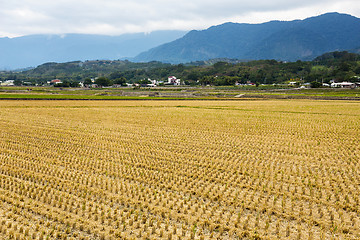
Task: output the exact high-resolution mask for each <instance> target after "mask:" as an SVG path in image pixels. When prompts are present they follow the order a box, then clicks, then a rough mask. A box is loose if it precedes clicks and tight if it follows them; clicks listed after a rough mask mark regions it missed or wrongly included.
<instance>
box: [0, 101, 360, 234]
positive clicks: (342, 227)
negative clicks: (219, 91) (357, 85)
mask: <svg viewBox="0 0 360 240" xmlns="http://www.w3.org/2000/svg"><path fill="white" fill-rule="evenodd" d="M359 159H360V103H359V102H350V101H310V100H308V101H306V100H296V101H294V100H293V101H291V100H276V101H275V100H274V101H270V100H262V101H0V239H360V201H359V200H360V160H359Z"/></svg>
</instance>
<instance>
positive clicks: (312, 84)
mask: <svg viewBox="0 0 360 240" xmlns="http://www.w3.org/2000/svg"><path fill="white" fill-rule="evenodd" d="M321 86H322V84H321V83H319V82H316V81H313V82H311V83H310V87H311V88H319V87H321Z"/></svg>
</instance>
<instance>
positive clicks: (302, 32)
mask: <svg viewBox="0 0 360 240" xmlns="http://www.w3.org/2000/svg"><path fill="white" fill-rule="evenodd" d="M359 47H360V19H359V18H356V17H354V16H351V15H347V14H340V13H327V14H323V15H320V16H316V17H311V18H307V19H304V20H294V21H271V22H266V23H262V24H244V23H224V24H222V25H218V26H213V27H210V28H208V29H206V30H202V31H195V30H194V31H190V32H189V33H187V34H186V35H185V36H183V37H182V38H180V39H177V40H174V41H172V42H170V43H165V44H163V45H161V46H158V47H155V48H153V49H150V50H149V51H146V52H144V53H141V54H139V55H138V56H136V57H135V58H134V60H135V61H144V62H146V61H153V60H156V61H161V62H169V63H184V62H190V61H201V60H208V59H213V58H231V59H244V60H246V59H247V60H259V59H275V60H282V61H296V60H312V59H313V58H315V57H317V56H319V55H321V54H323V53H325V52H331V51H341V50H353V49H354V50H355V49H356V48H357V49H358V48H359Z"/></svg>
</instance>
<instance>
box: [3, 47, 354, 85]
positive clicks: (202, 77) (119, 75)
mask: <svg viewBox="0 0 360 240" xmlns="http://www.w3.org/2000/svg"><path fill="white" fill-rule="evenodd" d="M172 75H174V76H176V77H177V78H181V79H182V81H184V82H185V84H187V85H197V84H201V85H234V84H235V83H240V84H245V83H249V82H251V83H257V84H279V83H284V82H288V81H298V82H314V81H315V82H325V83H326V82H330V80H336V81H350V82H356V81H360V80H359V78H358V76H360V55H359V54H354V53H349V52H346V51H344V52H332V53H326V54H324V55H322V56H319V57H318V58H316V59H314V60H313V61H307V62H305V61H297V62H281V61H276V60H259V61H249V62H236V63H234V62H232V61H228V60H223V61H219V62H216V63H214V64H206V62H196V63H190V64H178V65H171V64H164V63H160V62H149V63H133V62H130V61H87V62H70V63H46V64H43V65H41V66H39V67H37V68H35V69H32V70H29V71H25V72H20V73H9V72H3V73H1V74H0V78H1V79H0V80H6V79H13V80H17V81H18V82H19V81H23V82H36V83H38V84H44V83H46V82H47V81H49V80H52V79H55V78H58V79H61V80H62V81H63V82H64V81H67V82H84V81H85V79H95V78H99V77H102V78H105V79H107V80H109V83H117V84H123V83H124V82H127V83H136V82H141V81H144V79H145V80H146V79H148V78H150V79H156V80H163V81H166V80H167V77H168V76H172Z"/></svg>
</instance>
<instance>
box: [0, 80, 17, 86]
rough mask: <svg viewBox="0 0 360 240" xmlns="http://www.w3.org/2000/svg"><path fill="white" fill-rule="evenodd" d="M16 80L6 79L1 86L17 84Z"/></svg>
mask: <svg viewBox="0 0 360 240" xmlns="http://www.w3.org/2000/svg"><path fill="white" fill-rule="evenodd" d="M14 82H15V80H6V81H4V82H2V83H1V86H15V84H14Z"/></svg>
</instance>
